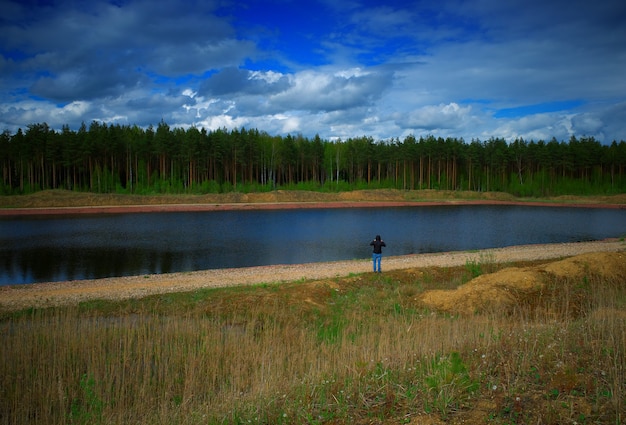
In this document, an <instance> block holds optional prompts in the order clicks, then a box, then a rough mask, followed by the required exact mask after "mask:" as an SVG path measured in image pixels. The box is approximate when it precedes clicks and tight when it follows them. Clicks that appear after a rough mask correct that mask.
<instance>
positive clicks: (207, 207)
mask: <svg viewBox="0 0 626 425" xmlns="http://www.w3.org/2000/svg"><path fill="white" fill-rule="evenodd" d="M443 205H450V206H453V205H462V206H463V205H505V206H506V205H509V206H530V207H559V208H603V209H626V204H609V203H592V202H590V203H581V202H571V203H570V202H548V201H546V202H539V201H500V200H471V199H467V200H463V199H455V200H440V201H310V202H306V201H305V202H234V203H194V204H156V205H153V204H146V205H95V206H77V207H41V208H0V217H23V216H37V215H80V214H133V213H151V212H210V211H241V210H285V209H332V208H396V207H430V206H443Z"/></svg>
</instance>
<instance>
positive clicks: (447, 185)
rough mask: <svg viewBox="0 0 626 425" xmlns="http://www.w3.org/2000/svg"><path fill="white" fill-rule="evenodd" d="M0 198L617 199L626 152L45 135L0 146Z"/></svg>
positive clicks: (6, 140)
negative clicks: (367, 193)
mask: <svg viewBox="0 0 626 425" xmlns="http://www.w3.org/2000/svg"><path fill="white" fill-rule="evenodd" d="M0 163H1V167H2V180H1V182H0V193H1V194H16V193H31V192H34V191H38V190H44V189H68V190H77V191H90V192H100V193H113V192H116V193H138V194H147V193H216V192H230V191H245V192H252V191H268V190H274V189H277V188H284V189H309V190H350V189H357V188H358V189H365V188H370V189H375V188H395V189H404V190H414V189H441V190H470V191H504V192H509V193H512V194H514V195H516V196H554V195H561V194H581V195H584V194H599V193H606V194H611V193H623V192H626V175H625V171H626V142H624V141H620V142H619V143H618V142H616V141H614V142H613V143H611V144H610V145H603V144H601V143H600V142H598V141H597V140H595V139H594V138H593V137H582V138H576V137H573V136H572V137H571V138H570V140H568V141H567V142H565V141H557V140H556V139H554V138H553V139H552V140H549V141H544V140H538V141H534V140H530V141H526V140H523V139H521V138H519V139H515V140H514V141H513V142H511V143H507V142H506V141H505V140H504V139H501V138H490V139H488V140H484V141H481V140H471V141H470V142H466V141H464V140H463V139H462V138H461V139H457V138H445V139H444V138H441V137H434V136H427V137H420V138H419V139H418V138H416V137H414V136H407V137H405V138H404V139H403V140H400V139H399V138H396V139H392V140H379V141H375V140H374V139H373V138H372V137H367V136H363V137H356V138H349V139H346V140H332V141H330V140H323V139H321V138H320V137H319V136H317V135H316V136H315V137H314V138H312V139H311V138H306V137H303V136H302V135H295V136H294V135H287V136H272V135H269V134H268V133H266V132H263V131H259V130H257V129H246V128H241V129H233V130H227V129H225V128H224V129H217V130H214V131H207V130H206V129H204V128H200V129H199V128H196V127H190V128H188V129H183V128H170V126H169V125H168V124H167V123H165V122H164V121H161V122H160V123H159V124H158V125H157V127H156V128H154V126H149V127H148V128H146V129H143V128H140V127H138V126H136V125H133V126H127V125H124V126H122V125H118V124H112V125H107V124H105V123H102V122H97V121H93V122H92V123H91V124H90V125H89V127H87V125H86V124H84V123H83V124H82V125H81V127H80V128H79V129H78V130H77V131H74V130H71V129H70V128H69V126H67V125H65V126H63V128H62V130H61V131H55V130H53V129H51V128H50V127H49V126H48V125H47V124H46V123H39V124H31V125H29V126H28V127H27V128H26V130H25V131H23V130H22V129H19V130H17V132H15V133H14V134H11V133H10V132H9V131H8V130H7V131H4V132H3V133H2V135H1V136H0Z"/></svg>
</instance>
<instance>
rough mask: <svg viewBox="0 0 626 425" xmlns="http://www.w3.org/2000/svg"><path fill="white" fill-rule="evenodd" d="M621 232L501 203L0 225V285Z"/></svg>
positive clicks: (625, 219)
mask: <svg viewBox="0 0 626 425" xmlns="http://www.w3.org/2000/svg"><path fill="white" fill-rule="evenodd" d="M376 234H380V235H381V236H382V237H383V239H384V240H385V242H386V243H387V248H386V249H385V250H384V255H405V254H414V253H429V252H445V251H464V250H474V249H487V248H496V247H504V246H511V245H525V244H541V243H559V242H577V241H589V240H599V239H605V238H608V237H621V236H624V235H626V210H625V209H601V208H574V207H572V208H569V207H535V206H502V205H497V206H493V205H454V206H452V205H446V206H415V207H397V208H337V209H303V210H266V211H259V210H255V211H210V212H207V211H205V212H167V213H135V214H97V215H80V216H75V215H72V216H27V217H10V218H0V285H8V284H28V283H35V282H50V281H64V280H77V279H93V278H102V277H111V276H128V275H142V274H151V273H169V272H180V271H194V270H204V269H216V268H230V267H246V266H258V265H270V264H298V263H309V262H323V261H336V260H347V259H360V258H369V257H370V255H371V249H370V246H369V242H370V241H371V240H372V239H373V238H374V236H375V235H376Z"/></svg>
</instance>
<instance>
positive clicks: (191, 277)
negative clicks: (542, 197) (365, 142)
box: [0, 238, 626, 312]
mask: <svg viewBox="0 0 626 425" xmlns="http://www.w3.org/2000/svg"><path fill="white" fill-rule="evenodd" d="M624 251H626V243H625V242H624V241H623V240H620V239H617V238H611V239H605V240H600V241H590V242H570V243H555V244H537V245H515V246H509V247H503V248H491V249H483V250H478V251H471V252H470V251H453V252H440V253H427V254H409V255H403V256H392V257H384V258H383V273H385V272H389V271H394V270H405V269H418V268H425V267H454V266H463V265H464V264H466V263H467V262H468V261H470V262H478V263H480V262H485V261H489V262H499V263H506V262H520V261H533V260H549V259H562V258H566V257H572V256H575V255H579V254H587V253H595V252H624ZM485 259H487V260H485ZM367 272H371V260H370V259H369V258H367V259H356V260H346V261H333V262H323V263H304V264H280V265H271V266H254V267H243V268H228V269H209V270H199V271H192V272H176V273H167V274H151V275H139V276H125V277H110V278H102V279H91V280H77V281H64V282H47V283H30V284H22V285H9V286H1V287H0V312H9V311H16V310H20V309H24V308H45V307H54V306H63V305H76V304H78V303H80V302H84V301H90V300H96V299H105V300H123V299H132V298H142V297H145V296H149V295H157V294H165V293H172V292H189V291H193V290H197V289H203V288H220V287H235V286H243V285H256V284H263V283H285V282H293V281H298V280H324V279H334V278H337V277H345V276H348V275H350V274H353V273H367Z"/></svg>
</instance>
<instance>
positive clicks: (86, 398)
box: [70, 374, 104, 424]
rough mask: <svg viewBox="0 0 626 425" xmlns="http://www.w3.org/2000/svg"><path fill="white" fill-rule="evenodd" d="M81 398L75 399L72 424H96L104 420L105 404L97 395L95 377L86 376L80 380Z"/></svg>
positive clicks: (71, 415)
mask: <svg viewBox="0 0 626 425" xmlns="http://www.w3.org/2000/svg"><path fill="white" fill-rule="evenodd" d="M79 385H80V389H81V397H80V398H77V399H74V400H73V401H72V405H71V407H70V423H73V424H94V423H100V422H101V420H102V410H103V408H104V403H103V402H102V400H101V399H100V397H98V394H96V391H95V387H96V380H95V379H94V377H93V375H87V374H84V375H83V376H82V377H81V378H80V384H79Z"/></svg>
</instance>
